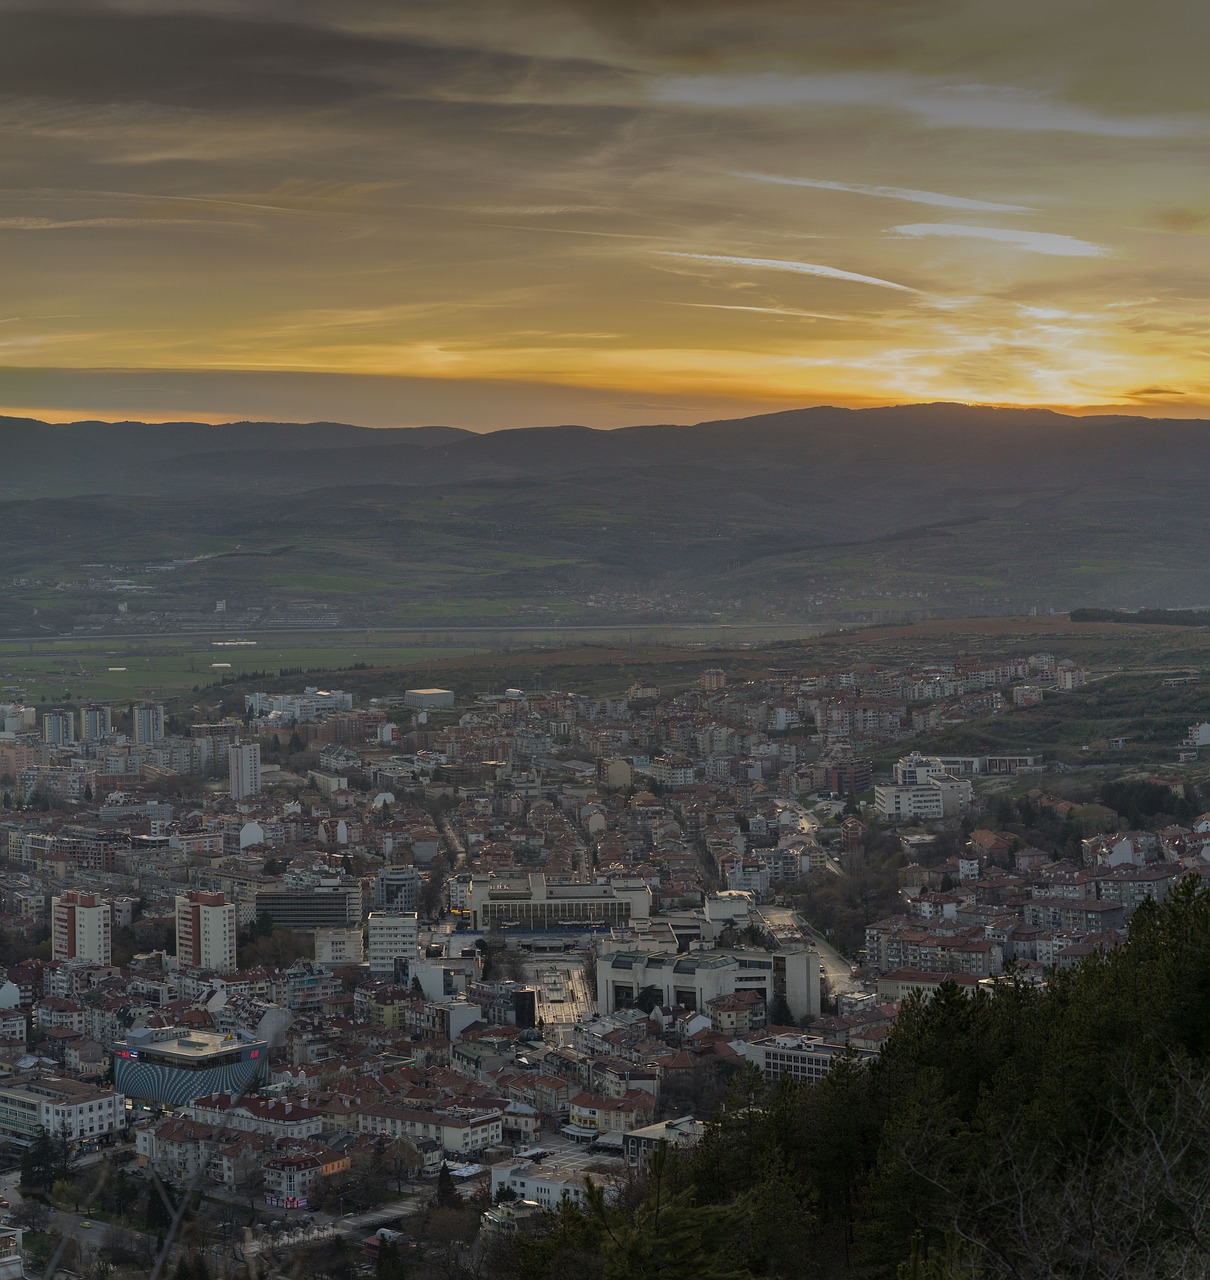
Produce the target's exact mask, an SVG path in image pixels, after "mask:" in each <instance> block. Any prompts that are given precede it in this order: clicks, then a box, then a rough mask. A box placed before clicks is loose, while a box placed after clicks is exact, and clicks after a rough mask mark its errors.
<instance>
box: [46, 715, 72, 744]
mask: <svg viewBox="0 0 1210 1280" xmlns="http://www.w3.org/2000/svg"><path fill="white" fill-rule="evenodd" d="M75 740H76V717H75V716H74V715H73V714H72V713H71V712H70V711H64V710H63V709H62V708H61V707H56V708H55V709H54V711H48V712H47V713H46V714H45V715H44V716H43V717H42V741H43V742H49V743H50V744H51V746H54V747H65V746H67V745H68V744H69V743H72V742H75Z"/></svg>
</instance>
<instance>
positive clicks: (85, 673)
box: [0, 633, 479, 702]
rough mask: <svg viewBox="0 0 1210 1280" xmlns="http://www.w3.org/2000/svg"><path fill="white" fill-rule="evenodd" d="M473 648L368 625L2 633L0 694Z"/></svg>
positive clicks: (217, 676)
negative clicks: (237, 637)
mask: <svg viewBox="0 0 1210 1280" xmlns="http://www.w3.org/2000/svg"><path fill="white" fill-rule="evenodd" d="M476 652H479V650H478V649H476V648H473V647H471V646H469V645H461V646H458V645H440V646H433V645H416V644H402V643H400V642H399V641H398V639H394V640H393V639H391V638H390V637H389V636H384V635H379V634H373V633H364V634H357V635H349V636H333V635H330V634H324V633H321V634H318V635H315V636H313V637H312V636H307V635H298V636H289V637H279V636H265V637H262V638H260V639H258V640H257V641H256V642H255V643H254V644H240V645H238V646H237V645H232V644H229V643H227V642H224V641H219V642H215V641H211V640H209V639H208V638H203V637H185V638H174V637H165V638H163V639H160V638H154V639H152V638H141V639H135V638H132V639H130V640H120V639H104V640H100V639H94V640H87V639H65V640H54V639H47V640H34V641H13V640H6V641H0V700H3V699H4V698H9V697H18V696H19V697H23V698H26V699H30V700H34V701H37V700H39V699H41V698H43V697H45V698H46V700H47V701H48V702H53V701H56V700H68V699H70V700H71V701H73V702H82V701H83V702H87V701H97V702H117V701H121V700H123V699H127V698H157V699H162V698H171V697H173V696H175V695H178V694H183V693H189V692H190V691H191V690H192V689H193V688H194V687H195V686H199V687H203V688H204V687H205V686H207V685H218V684H221V682H222V680H223V679H224V677H226V678H227V679H231V678H238V677H239V676H240V675H241V674H246V673H250V672H253V671H265V672H267V673H268V675H269V676H270V677H276V676H277V674H278V672H280V671H282V670H283V669H284V670H290V669H298V668H302V669H303V670H304V671H307V670H312V669H314V670H316V671H317V672H321V671H339V669H340V668H342V667H351V666H354V665H355V664H362V663H364V664H365V665H366V666H369V667H396V666H409V665H411V664H413V663H418V662H425V661H427V660H430V659H433V658H454V657H460V656H463V655H465V654H473V653H476ZM226 664H229V665H226ZM317 678H318V677H317ZM325 683H326V681H325Z"/></svg>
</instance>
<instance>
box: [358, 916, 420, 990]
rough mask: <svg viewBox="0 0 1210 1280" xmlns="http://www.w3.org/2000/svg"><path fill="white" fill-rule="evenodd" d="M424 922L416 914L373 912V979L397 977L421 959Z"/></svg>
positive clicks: (369, 937)
mask: <svg viewBox="0 0 1210 1280" xmlns="http://www.w3.org/2000/svg"><path fill="white" fill-rule="evenodd" d="M419 936H420V921H419V919H418V917H417V915H416V913H415V912H414V911H371V912H370V914H369V918H368V919H367V921H366V951H367V954H368V955H369V959H370V976H371V977H372V978H394V977H397V976H400V975H401V974H402V970H403V967H404V966H408V965H411V964H412V963H413V962H414V961H415V960H416V959H417V957H418V956H419V954H420V953H419V947H418V940H419Z"/></svg>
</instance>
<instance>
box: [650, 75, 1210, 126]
mask: <svg viewBox="0 0 1210 1280" xmlns="http://www.w3.org/2000/svg"><path fill="white" fill-rule="evenodd" d="M650 93H651V96H652V97H653V98H654V100H655V101H658V102H667V103H675V104H679V105H683V106H695V107H712V108H714V109H716V110H721V109H724V108H728V107H731V108H750V109H752V108H754V109H766V110H770V109H771V110H777V109H787V108H796V107H804V106H819V107H874V108H882V109H885V110H890V111H901V112H906V113H908V114H911V115H916V116H919V117H920V118H921V119H922V120H923V121H924V123H925V124H927V125H931V126H933V127H939V128H950V129H1010V130H1017V131H1020V132H1023V133H1077V134H1080V133H1082V134H1092V135H1094V136H1098V137H1105V138H1164V137H1175V136H1181V135H1185V134H1190V133H1192V132H1194V131H1195V130H1196V127H1197V125H1196V122H1194V121H1191V120H1185V119H1180V118H1173V117H1167V116H1164V117H1161V116H1127V115H1120V116H1114V115H1107V114H1104V113H1102V112H1096V111H1090V110H1087V109H1085V108H1083V107H1077V106H1072V105H1070V104H1069V103H1066V102H1063V101H1060V100H1057V99H1055V98H1054V97H1052V96H1051V95H1049V94H1044V93H1040V92H1037V91H1035V90H1030V89H1019V88H1016V87H1015V86H1012V85H989V84H954V83H950V82H946V81H944V80H941V79H938V78H935V77H925V76H918V75H910V74H907V73H905V72H897V71H895V72H877V71H861V72H849V71H844V72H821V73H810V72H808V73H804V74H800V75H794V74H790V73H786V72H780V71H770V72H759V73H755V74H754V73H741V74H730V75H705V76H701V75H697V76H669V77H667V78H665V79H663V80H660V81H656V82H655V83H654V84H653V85H652V87H651V90H650Z"/></svg>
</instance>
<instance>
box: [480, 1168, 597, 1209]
mask: <svg viewBox="0 0 1210 1280" xmlns="http://www.w3.org/2000/svg"><path fill="white" fill-rule="evenodd" d="M593 1181H594V1182H597V1183H600V1182H601V1181H602V1179H601V1178H600V1177H594V1178H593ZM604 1182H605V1195H606V1198H607V1199H609V1200H612V1199H614V1198H615V1197H616V1195H617V1187H616V1186H615V1185H614V1184H613V1182H612V1181H611V1180H610V1179H609V1178H608V1177H606V1178H605V1179H604ZM505 1187H507V1188H508V1190H510V1191H511V1192H512V1193H513V1194H514V1195H515V1196H516V1198H517V1199H518V1200H532V1201H533V1202H534V1203H535V1204H540V1205H541V1206H542V1208H543V1209H554V1208H557V1207H558V1205H559V1202H560V1201H561V1200H563V1199H564V1198H566V1199H568V1200H570V1201H571V1202H572V1203H573V1204H578V1205H583V1204H585V1203H586V1200H585V1195H584V1174H583V1171H582V1170H579V1169H558V1168H553V1167H551V1166H550V1165H547V1164H531V1163H530V1162H529V1161H521V1162H520V1163H517V1162H515V1161H510V1162H507V1163H505V1164H497V1165H493V1166H492V1201H493V1203H494V1202H495V1201H496V1200H498V1199H499V1197H500V1192H501V1191H502V1190H503V1189H504V1188H505Z"/></svg>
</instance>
